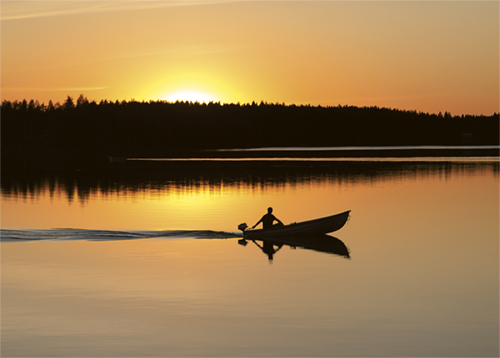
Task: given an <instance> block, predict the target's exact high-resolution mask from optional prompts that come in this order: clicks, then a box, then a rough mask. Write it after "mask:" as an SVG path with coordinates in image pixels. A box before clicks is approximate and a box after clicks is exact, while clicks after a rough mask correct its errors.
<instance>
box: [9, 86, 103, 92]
mask: <svg viewBox="0 0 500 358" xmlns="http://www.w3.org/2000/svg"><path fill="white" fill-rule="evenodd" d="M108 88H109V87H2V91H10V92H25V91H40V92H57V91H101V90H105V89H108Z"/></svg>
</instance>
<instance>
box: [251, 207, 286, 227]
mask: <svg viewBox="0 0 500 358" xmlns="http://www.w3.org/2000/svg"><path fill="white" fill-rule="evenodd" d="M275 221H277V222H278V223H279V224H280V225H283V223H282V222H281V221H280V220H279V219H278V218H276V216H274V215H273V208H268V209H267V214H266V215H264V216H263V217H262V218H261V219H260V220H259V221H258V222H257V224H255V225H254V226H253V228H254V229H255V227H256V226H257V225H259V224H260V223H262V227H263V228H264V229H269V228H271V227H273V223H274V222H275Z"/></svg>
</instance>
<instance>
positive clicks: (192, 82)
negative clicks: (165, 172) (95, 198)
mask: <svg viewBox="0 0 500 358" xmlns="http://www.w3.org/2000/svg"><path fill="white" fill-rule="evenodd" d="M1 26H2V27H1V30H2V31H1V50H2V57H1V60H2V61H1V80H2V83H1V87H2V92H1V99H2V100H10V101H14V100H23V99H27V100H30V99H35V100H38V101H39V102H40V103H42V102H44V103H48V101H49V100H53V101H54V102H58V101H59V102H63V101H64V100H65V99H66V97H67V96H68V95H70V96H72V97H73V98H75V99H76V98H77V97H78V96H79V95H80V94H84V96H86V97H88V99H89V100H96V101H100V100H101V99H108V100H112V101H115V100H132V99H135V100H138V101H142V100H146V101H149V100H151V99H152V100H157V99H164V100H169V101H175V100H177V99H181V100H193V101H194V100H199V101H206V102H208V101H211V100H213V101H221V102H241V103H250V102H252V101H256V102H260V101H265V102H273V103H274V102H279V103H283V102H284V103H286V104H297V105H299V104H311V105H324V106H336V105H339V104H340V105H354V106H379V107H390V108H399V109H406V110H417V111H423V112H431V113H437V112H440V111H441V112H443V113H444V112H445V111H448V112H451V113H452V114H453V115H460V114H485V115H491V114H493V113H494V112H498V110H499V2H497V1H470V2H469V1H412V2H410V1H318V2H316V1H19V0H16V1H5V0H2V1H1Z"/></svg>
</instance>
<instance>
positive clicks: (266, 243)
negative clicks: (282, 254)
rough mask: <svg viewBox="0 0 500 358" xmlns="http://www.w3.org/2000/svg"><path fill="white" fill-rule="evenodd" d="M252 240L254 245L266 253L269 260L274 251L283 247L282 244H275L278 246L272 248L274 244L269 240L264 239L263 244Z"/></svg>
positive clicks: (271, 259) (271, 258)
mask: <svg viewBox="0 0 500 358" xmlns="http://www.w3.org/2000/svg"><path fill="white" fill-rule="evenodd" d="M252 242H253V243H254V244H255V245H257V246H258V247H259V248H260V249H261V250H262V252H263V253H265V254H266V255H267V258H268V259H269V261H273V255H274V254H275V253H277V252H278V251H279V250H280V249H281V248H282V247H283V244H276V246H277V247H278V248H277V249H275V248H274V246H275V244H273V243H272V242H270V241H266V240H264V241H263V246H260V245H259V244H258V243H256V242H255V240H252Z"/></svg>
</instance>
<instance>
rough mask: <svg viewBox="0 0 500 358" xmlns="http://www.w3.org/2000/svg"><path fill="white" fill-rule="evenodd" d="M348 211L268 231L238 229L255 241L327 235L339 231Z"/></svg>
mask: <svg viewBox="0 0 500 358" xmlns="http://www.w3.org/2000/svg"><path fill="white" fill-rule="evenodd" d="M350 212H351V211H350V210H348V211H345V212H343V213H340V214H336V215H332V216H327V217H324V218H320V219H315V220H309V221H303V222H299V223H293V224H290V225H275V226H273V227H272V228H268V229H256V230H253V229H248V230H247V228H248V226H247V225H246V224H240V225H239V226H238V229H240V230H241V231H243V237H244V238H245V239H250V240H251V239H255V238H261V237H266V238H270V237H279V236H302V235H320V234H328V233H330V232H334V231H337V230H340V229H341V228H342V227H343V226H344V225H345V223H346V222H347V220H348V219H349V214H350Z"/></svg>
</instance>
